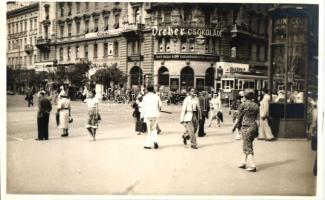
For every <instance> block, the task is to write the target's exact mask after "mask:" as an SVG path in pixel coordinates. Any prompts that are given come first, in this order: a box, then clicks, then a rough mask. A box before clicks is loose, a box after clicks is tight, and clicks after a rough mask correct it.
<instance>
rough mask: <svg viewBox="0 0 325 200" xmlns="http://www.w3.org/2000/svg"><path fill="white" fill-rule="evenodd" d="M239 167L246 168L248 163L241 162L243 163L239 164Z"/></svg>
mask: <svg viewBox="0 0 325 200" xmlns="http://www.w3.org/2000/svg"><path fill="white" fill-rule="evenodd" d="M238 168H241V169H245V168H246V164H243V163H241V164H239V165H238Z"/></svg>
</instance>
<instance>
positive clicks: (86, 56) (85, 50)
mask: <svg viewBox="0 0 325 200" xmlns="http://www.w3.org/2000/svg"><path fill="white" fill-rule="evenodd" d="M84 52H85V58H87V59H88V45H85V46H84Z"/></svg>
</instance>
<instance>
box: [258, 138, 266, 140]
mask: <svg viewBox="0 0 325 200" xmlns="http://www.w3.org/2000/svg"><path fill="white" fill-rule="evenodd" d="M257 139H258V140H265V139H264V138H257Z"/></svg>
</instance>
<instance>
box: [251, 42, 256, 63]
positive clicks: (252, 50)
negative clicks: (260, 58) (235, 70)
mask: <svg viewBox="0 0 325 200" xmlns="http://www.w3.org/2000/svg"><path fill="white" fill-rule="evenodd" d="M256 55H257V47H256V45H255V44H253V45H252V49H251V59H252V61H256Z"/></svg>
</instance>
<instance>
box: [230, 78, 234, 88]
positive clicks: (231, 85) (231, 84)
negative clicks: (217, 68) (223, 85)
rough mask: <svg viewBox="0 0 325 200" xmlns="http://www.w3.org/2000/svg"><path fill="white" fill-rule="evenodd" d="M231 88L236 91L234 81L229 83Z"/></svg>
mask: <svg viewBox="0 0 325 200" xmlns="http://www.w3.org/2000/svg"><path fill="white" fill-rule="evenodd" d="M229 88H230V89H234V81H233V80H230V81H229Z"/></svg>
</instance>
